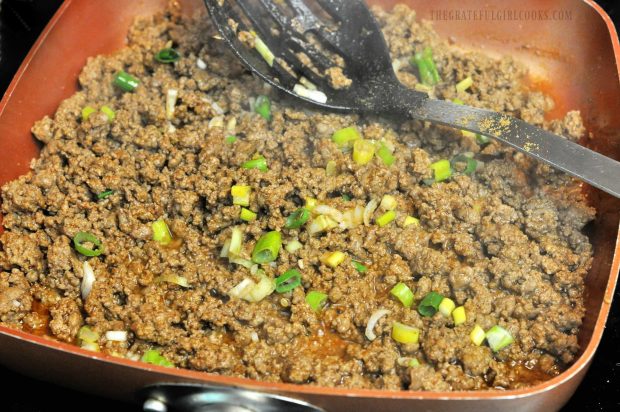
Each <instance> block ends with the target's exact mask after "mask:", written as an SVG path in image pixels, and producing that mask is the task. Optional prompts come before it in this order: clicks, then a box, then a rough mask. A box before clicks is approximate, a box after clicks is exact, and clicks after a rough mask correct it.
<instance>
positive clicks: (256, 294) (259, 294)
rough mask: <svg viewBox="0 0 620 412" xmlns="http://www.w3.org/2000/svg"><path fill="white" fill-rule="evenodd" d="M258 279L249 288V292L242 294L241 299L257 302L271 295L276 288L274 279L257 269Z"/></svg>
mask: <svg viewBox="0 0 620 412" xmlns="http://www.w3.org/2000/svg"><path fill="white" fill-rule="evenodd" d="M259 274H260V281H259V282H258V283H257V284H256V285H254V286H253V287H252V288H250V290H249V292H248V293H247V294H246V295H245V296H242V299H244V300H247V301H248V302H259V301H261V300H263V299H264V298H265V297H267V296H269V295H271V294H272V293H273V291H274V290H275V289H276V281H275V279H271V278H269V277H267V276H266V275H265V274H264V272H263V271H262V270H260V271H259Z"/></svg>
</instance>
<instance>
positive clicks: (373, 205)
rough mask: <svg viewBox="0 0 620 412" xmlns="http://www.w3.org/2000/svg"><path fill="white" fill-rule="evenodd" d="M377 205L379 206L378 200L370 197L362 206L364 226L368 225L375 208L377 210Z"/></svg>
mask: <svg viewBox="0 0 620 412" xmlns="http://www.w3.org/2000/svg"><path fill="white" fill-rule="evenodd" d="M377 207H379V200H378V199H371V200H370V202H368V204H367V205H366V207H365V208H364V214H363V219H364V224H365V225H366V226H370V221H371V219H372V214H373V213H375V210H377Z"/></svg>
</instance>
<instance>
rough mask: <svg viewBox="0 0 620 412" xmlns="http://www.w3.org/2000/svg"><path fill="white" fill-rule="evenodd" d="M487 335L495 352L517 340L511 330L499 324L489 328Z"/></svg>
mask: <svg viewBox="0 0 620 412" xmlns="http://www.w3.org/2000/svg"><path fill="white" fill-rule="evenodd" d="M485 337H486V338H487V342H488V343H489V346H490V347H491V350H492V351H493V352H498V351H500V350H502V349H504V348H505V347H506V346H508V345H510V344H511V343H513V342H514V341H515V340H514V338H513V337H512V336H511V335H510V332H508V331H507V330H506V329H504V328H502V327H501V326H499V325H495V326H493V327H492V328H491V329H489V330H488V331H487V333H486V334H485Z"/></svg>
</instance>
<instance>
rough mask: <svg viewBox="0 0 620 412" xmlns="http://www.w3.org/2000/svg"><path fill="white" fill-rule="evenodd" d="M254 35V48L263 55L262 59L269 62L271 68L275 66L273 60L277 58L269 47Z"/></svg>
mask: <svg viewBox="0 0 620 412" xmlns="http://www.w3.org/2000/svg"><path fill="white" fill-rule="evenodd" d="M253 34H254V48H255V49H256V51H257V52H258V53H259V54H260V55H261V57H262V58H263V59H265V61H266V62H267V64H268V65H269V66H273V60H274V58H275V56H274V54H273V52H272V51H271V50H270V49H269V47H267V45H266V44H265V42H264V41H263V40H261V38H260V37H258V36H257V35H256V33H253Z"/></svg>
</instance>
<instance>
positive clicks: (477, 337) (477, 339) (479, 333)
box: [469, 325, 484, 346]
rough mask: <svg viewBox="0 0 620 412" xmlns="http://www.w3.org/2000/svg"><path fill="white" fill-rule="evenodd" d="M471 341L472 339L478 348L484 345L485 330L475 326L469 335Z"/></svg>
mask: <svg viewBox="0 0 620 412" xmlns="http://www.w3.org/2000/svg"><path fill="white" fill-rule="evenodd" d="M469 339H471V341H472V342H473V343H474V345H476V346H480V345H482V342H484V329H482V328H481V327H480V325H476V326H474V328H473V329H472V331H471V333H470V334H469Z"/></svg>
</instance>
